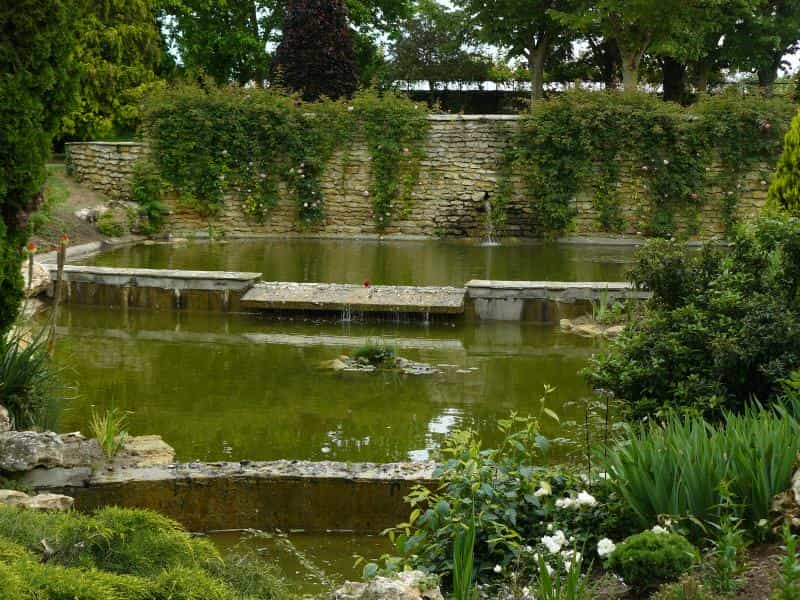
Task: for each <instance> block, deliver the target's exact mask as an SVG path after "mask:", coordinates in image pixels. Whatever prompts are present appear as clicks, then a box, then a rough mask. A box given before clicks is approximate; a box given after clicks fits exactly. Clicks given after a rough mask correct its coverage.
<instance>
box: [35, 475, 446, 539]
mask: <svg viewBox="0 0 800 600" xmlns="http://www.w3.org/2000/svg"><path fill="white" fill-rule="evenodd" d="M434 470H435V465H434V464H433V463H430V462H425V463H387V464H376V463H343V462H311V461H294V460H292V461H290V460H280V461H272V462H250V461H242V462H241V463H238V462H236V463H232V462H220V463H191V464H176V465H169V466H163V467H148V468H128V469H116V470H114V471H98V472H91V471H90V470H89V469H86V468H78V469H36V470H34V471H29V472H28V473H26V474H25V476H24V477H23V479H22V482H23V483H24V484H25V485H26V486H28V487H30V488H32V489H36V490H39V491H48V492H57V493H62V494H66V495H68V496H72V497H74V498H75V507H76V508H77V509H78V510H82V511H90V510H93V509H95V508H99V507H101V506H105V505H112V504H113V505H117V506H124V507H135V508H150V509H153V510H157V511H159V512H161V513H163V514H165V515H167V516H169V517H171V518H173V519H175V520H177V521H179V522H180V523H182V524H183V525H184V526H186V527H187V528H188V529H189V530H190V531H212V530H218V529H248V528H254V529H265V530H271V529H283V530H289V529H302V530H305V531H308V532H325V531H354V532H357V533H378V532H380V531H381V530H383V529H385V528H386V527H390V526H392V525H395V524H396V523H398V522H400V521H402V520H403V519H404V518H406V517H407V516H408V512H409V507H408V505H407V504H406V503H405V501H404V500H403V498H404V497H405V496H406V495H407V494H408V493H409V492H410V491H411V488H412V487H414V486H415V485H434V477H433V473H434Z"/></svg>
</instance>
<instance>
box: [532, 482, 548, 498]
mask: <svg viewBox="0 0 800 600" xmlns="http://www.w3.org/2000/svg"><path fill="white" fill-rule="evenodd" d="M552 493H553V488H552V487H551V486H550V484H549V483H547V482H546V481H540V482H539V487H538V489H537V490H536V491H535V492H533V495H534V496H536V497H537V498H541V497H542V496H549V495H550V494H552Z"/></svg>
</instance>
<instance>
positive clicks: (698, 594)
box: [652, 574, 717, 600]
mask: <svg viewBox="0 0 800 600" xmlns="http://www.w3.org/2000/svg"><path fill="white" fill-rule="evenodd" d="M652 599H653V600H717V596H714V595H712V594H711V592H709V591H708V589H707V588H706V587H705V586H704V585H703V584H702V583H701V582H699V581H698V580H697V577H696V576H695V575H694V574H690V575H684V576H683V577H681V578H680V580H678V581H677V582H675V583H669V584H666V585H663V586H661V588H660V589H659V590H658V592H656V593H655V594H653V596H652Z"/></svg>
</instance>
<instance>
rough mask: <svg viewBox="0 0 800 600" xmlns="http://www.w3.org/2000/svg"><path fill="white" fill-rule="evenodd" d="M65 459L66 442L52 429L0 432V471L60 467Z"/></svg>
mask: <svg viewBox="0 0 800 600" xmlns="http://www.w3.org/2000/svg"><path fill="white" fill-rule="evenodd" d="M63 461H64V442H62V441H61V438H60V437H59V436H58V435H56V434H55V433H53V432H51V431H48V432H46V433H38V432H35V431H7V432H5V433H2V434H0V471H6V472H14V471H30V470H31V469H34V468H36V467H58V466H60V465H61V464H62V462H63Z"/></svg>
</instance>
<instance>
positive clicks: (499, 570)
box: [492, 565, 503, 573]
mask: <svg viewBox="0 0 800 600" xmlns="http://www.w3.org/2000/svg"><path fill="white" fill-rule="evenodd" d="M492 570H493V571H494V572H495V573H502V572H503V567H501V566H500V565H495V566H494V569H492Z"/></svg>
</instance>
